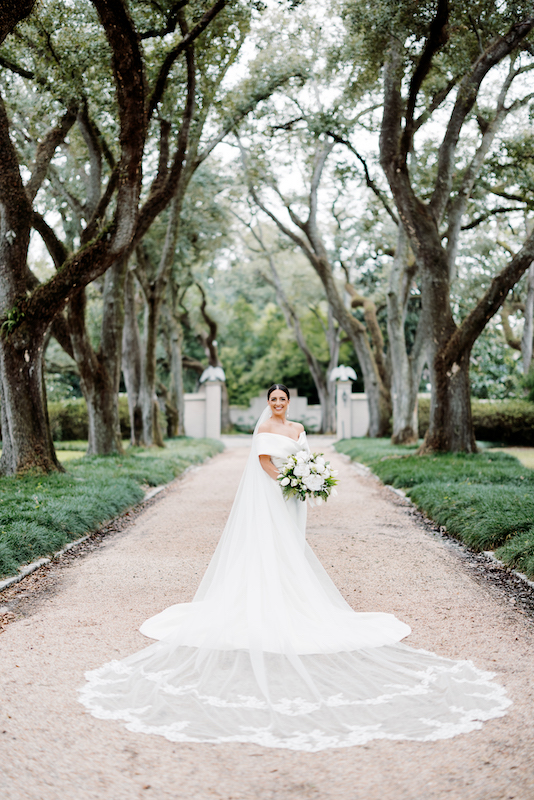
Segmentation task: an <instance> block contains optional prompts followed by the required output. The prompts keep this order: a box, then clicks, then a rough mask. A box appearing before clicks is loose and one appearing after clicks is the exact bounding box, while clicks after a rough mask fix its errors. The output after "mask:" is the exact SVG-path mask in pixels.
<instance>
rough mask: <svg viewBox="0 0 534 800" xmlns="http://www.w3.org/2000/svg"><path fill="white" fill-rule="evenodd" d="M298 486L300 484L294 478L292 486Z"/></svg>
mask: <svg viewBox="0 0 534 800" xmlns="http://www.w3.org/2000/svg"><path fill="white" fill-rule="evenodd" d="M298 485H299V482H298V481H297V480H295V478H293V480H292V481H291V486H298Z"/></svg>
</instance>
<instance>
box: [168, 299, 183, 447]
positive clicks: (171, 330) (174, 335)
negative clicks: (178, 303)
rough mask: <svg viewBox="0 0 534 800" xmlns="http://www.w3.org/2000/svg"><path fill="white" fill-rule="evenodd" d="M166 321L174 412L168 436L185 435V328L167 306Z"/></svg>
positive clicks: (170, 402)
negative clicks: (183, 362) (183, 357)
mask: <svg viewBox="0 0 534 800" xmlns="http://www.w3.org/2000/svg"><path fill="white" fill-rule="evenodd" d="M165 320H166V323H167V325H166V328H167V342H168V347H169V361H170V366H171V375H170V392H169V395H170V397H169V405H170V407H171V408H172V409H173V410H174V411H173V412H172V413H171V414H169V415H168V416H169V422H168V425H167V427H168V435H169V436H170V437H172V436H184V435H185V422H184V417H185V402H184V379H183V366H182V344H183V338H184V333H183V328H182V326H181V324H180V322H178V320H176V319H175V317H174V316H173V313H172V311H171V310H170V309H169V308H168V307H167V306H165Z"/></svg>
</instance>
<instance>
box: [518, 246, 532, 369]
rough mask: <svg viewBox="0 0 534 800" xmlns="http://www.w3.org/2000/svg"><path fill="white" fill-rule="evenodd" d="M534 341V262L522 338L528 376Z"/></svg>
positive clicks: (528, 281) (523, 357) (528, 282)
mask: <svg viewBox="0 0 534 800" xmlns="http://www.w3.org/2000/svg"><path fill="white" fill-rule="evenodd" d="M533 340H534V262H533V263H532V264H531V265H530V267H529V268H528V273H527V299H526V302H525V323H524V327H523V335H522V337H521V357H522V361H523V373H524V374H525V375H526V374H527V373H528V372H529V370H530V368H531V366H532V345H533V343H534V342H533Z"/></svg>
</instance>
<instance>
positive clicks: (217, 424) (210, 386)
mask: <svg viewBox="0 0 534 800" xmlns="http://www.w3.org/2000/svg"><path fill="white" fill-rule="evenodd" d="M204 386H205V391H206V436H207V438H208V439H220V438H221V382H220V381H206V383H205V384H204Z"/></svg>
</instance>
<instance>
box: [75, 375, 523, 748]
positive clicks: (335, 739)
mask: <svg viewBox="0 0 534 800" xmlns="http://www.w3.org/2000/svg"><path fill="white" fill-rule="evenodd" d="M288 405H289V392H288V390H287V389H286V387H284V386H281V385H278V384H276V385H275V386H273V387H271V389H270V390H269V395H268V406H267V408H266V409H265V411H264V413H263V414H262V416H261V417H260V419H259V421H258V424H257V425H256V429H255V431H254V438H253V443H252V450H251V454H250V457H249V461H248V464H247V467H246V469H245V472H244V474H243V477H242V479H241V483H240V485H239V489H238V491H237V495H236V498H235V501H234V505H233V507H232V510H231V512H230V516H229V518H228V522H227V524H226V527H225V529H224V532H223V535H222V537H221V540H220V542H219V545H218V546H217V549H216V551H215V553H214V555H213V558H212V560H211V562H210V564H209V567H208V569H207V571H206V574H205V575H204V578H203V579H202V582H201V584H200V586H199V589H198V591H197V593H196V595H195V597H194V599H193V602H192V603H181V604H179V605H174V606H171V607H170V608H167V609H165V610H164V611H162V612H161V613H160V614H158V615H156V616H155V617H152V618H151V619H149V620H147V621H146V622H145V623H143V625H142V626H141V629H140V630H141V632H142V633H144V634H145V635H146V636H148V637H150V638H152V639H157V640H158V641H157V642H156V643H155V644H152V645H150V646H149V647H147V648H145V649H144V650H141V651H140V652H139V653H136V654H135V655H132V656H128V657H127V658H125V659H123V660H122V661H111V662H110V663H108V664H106V665H104V666H103V667H101V668H99V669H97V670H94V671H92V672H88V673H86V678H87V684H86V686H85V687H84V688H83V689H81V690H80V701H81V702H82V703H83V704H84V705H85V706H86V708H87V709H88V710H89V711H90V712H91V713H92V714H93V715H94V716H95V717H98V718H101V719H117V720H123V721H124V722H126V727H127V728H128V729H129V730H131V731H135V732H141V733H152V734H159V735H161V736H165V737H166V738H167V739H169V740H171V741H175V742H211V743H220V742H250V743H254V744H259V745H265V746H269V747H284V748H289V749H293V750H308V751H316V750H322V749H324V748H329V747H348V746H350V745H357V744H364V743H365V742H368V741H369V740H371V739H413V740H419V741H433V740H436V739H445V738H450V737H452V736H455V735H457V734H459V733H467V732H469V731H472V730H475V729H477V728H480V727H481V724H482V721H484V720H488V719H492V718H494V717H500V716H502V715H503V714H504V713H505V709H506V708H507V706H509V705H510V700H508V698H507V697H506V695H505V692H504V689H503V688H502V687H501V686H499V685H498V684H496V683H495V682H493V680H492V679H493V677H494V675H493V674H492V673H489V672H482V671H481V670H479V669H477V668H476V667H475V666H474V665H473V664H472V662H470V661H451V660H449V659H445V658H441V657H439V656H436V655H434V654H433V653H429V652H426V651H424V650H414V649H412V648H410V647H408V646H406V645H404V644H400V640H401V639H403V638H404V637H405V636H407V635H408V634H409V633H410V628H409V627H408V626H407V625H405V624H404V623H403V622H400V621H399V620H397V619H396V618H395V617H394V616H393V615H391V614H383V613H373V612H367V613H356V612H354V611H353V610H352V609H351V608H350V606H349V605H348V604H347V603H346V602H345V600H344V599H343V598H342V597H341V595H340V593H339V592H338V590H337V589H336V587H335V586H334V584H333V583H332V581H331V580H330V578H329V577H328V575H327V574H326V572H325V570H324V569H323V567H322V566H321V564H320V563H319V561H318V560H317V558H316V557H315V555H314V554H313V552H312V550H311V549H310V547H309V546H308V544H307V543H306V541H305V527H306V504H305V503H302V502H301V501H300V500H298V499H296V498H295V499H293V498H292V499H289V500H285V499H284V497H283V495H282V491H281V488H280V486H279V484H278V482H277V481H276V475H277V473H278V469H277V468H278V467H280V466H281V465H282V464H283V462H284V461H285V460H286V459H287V457H288V456H289V455H291V454H292V453H296V452H298V451H299V450H303V449H308V444H307V441H306V434H305V433H304V430H303V429H302V426H299V425H298V424H297V423H294V422H289V420H287V418H286V413H287V409H288ZM206 491H208V487H207V488H206Z"/></svg>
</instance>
